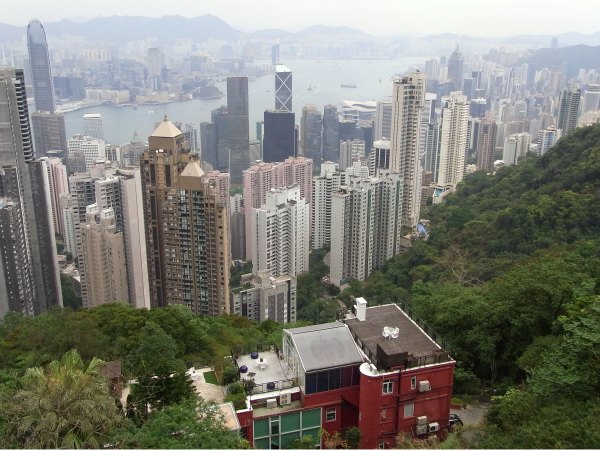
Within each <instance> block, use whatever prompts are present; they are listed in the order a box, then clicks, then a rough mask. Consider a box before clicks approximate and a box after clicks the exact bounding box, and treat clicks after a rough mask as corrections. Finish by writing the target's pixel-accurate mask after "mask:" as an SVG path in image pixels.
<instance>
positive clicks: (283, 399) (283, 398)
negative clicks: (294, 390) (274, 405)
mask: <svg viewBox="0 0 600 450" xmlns="http://www.w3.org/2000/svg"><path fill="white" fill-rule="evenodd" d="M290 403H292V394H290V393H289V392H288V393H287V394H281V395H280V396H279V405H280V406H283V405H289V404H290Z"/></svg>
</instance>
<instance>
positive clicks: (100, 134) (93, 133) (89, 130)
mask: <svg viewBox="0 0 600 450" xmlns="http://www.w3.org/2000/svg"><path fill="white" fill-rule="evenodd" d="M83 134H84V136H89V137H93V138H96V139H101V140H104V126H103V125H102V114H97V113H91V114H84V115H83Z"/></svg>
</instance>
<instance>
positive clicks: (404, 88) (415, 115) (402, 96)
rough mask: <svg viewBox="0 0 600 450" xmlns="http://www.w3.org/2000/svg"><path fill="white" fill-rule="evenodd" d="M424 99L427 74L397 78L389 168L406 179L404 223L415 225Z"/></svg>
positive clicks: (417, 73) (419, 195) (405, 224)
mask: <svg viewBox="0 0 600 450" xmlns="http://www.w3.org/2000/svg"><path fill="white" fill-rule="evenodd" d="M424 103H425V75H424V74H422V73H420V72H415V73H412V74H410V75H408V76H406V77H403V78H401V79H399V80H396V81H394V95H393V105H392V130H391V134H392V136H391V139H390V141H391V142H390V171H391V172H392V173H399V174H400V178H401V179H402V181H403V184H404V188H403V196H402V199H403V205H402V225H403V226H406V227H409V228H411V229H412V228H414V227H415V226H416V225H417V223H418V221H419V214H420V210H421V166H420V155H419V149H420V139H421V132H420V131H421V115H422V111H423V106H424Z"/></svg>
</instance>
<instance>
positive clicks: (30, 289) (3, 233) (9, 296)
mask: <svg viewBox="0 0 600 450" xmlns="http://www.w3.org/2000/svg"><path fill="white" fill-rule="evenodd" d="M22 217H23V216H22V211H21V208H20V205H19V203H18V202H14V201H12V200H11V199H9V198H6V197H0V238H1V239H2V245H0V274H2V277H1V278H0V279H1V280H2V282H1V283H0V318H2V317H4V316H5V315H6V313H7V312H8V311H17V312H20V313H22V314H26V315H33V314H34V302H35V289H34V284H33V273H32V272H31V257H30V254H29V251H28V249H27V233H26V230H25V224H24V223H23V220H22Z"/></svg>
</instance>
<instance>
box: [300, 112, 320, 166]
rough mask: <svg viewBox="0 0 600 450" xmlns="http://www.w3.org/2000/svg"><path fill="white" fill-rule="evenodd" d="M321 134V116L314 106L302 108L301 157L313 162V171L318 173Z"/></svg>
mask: <svg viewBox="0 0 600 450" xmlns="http://www.w3.org/2000/svg"><path fill="white" fill-rule="evenodd" d="M322 132H323V115H322V114H321V112H320V111H319V110H318V109H317V107H316V106H315V105H306V106H304V107H303V108H302V119H301V122H300V133H301V138H300V146H301V147H302V156H305V157H306V158H310V159H312V160H313V169H314V170H316V171H318V170H319V166H320V165H321V146H322V136H321V134H322Z"/></svg>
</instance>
